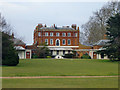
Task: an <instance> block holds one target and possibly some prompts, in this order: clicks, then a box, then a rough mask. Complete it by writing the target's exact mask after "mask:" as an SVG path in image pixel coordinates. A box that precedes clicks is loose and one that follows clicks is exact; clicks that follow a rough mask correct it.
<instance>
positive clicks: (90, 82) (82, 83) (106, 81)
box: [2, 77, 118, 88]
mask: <svg viewBox="0 0 120 90" xmlns="http://www.w3.org/2000/svg"><path fill="white" fill-rule="evenodd" d="M2 87H3V88H118V78H117V77H115V78H70V79H69V78H54V79H52V78H43V79H40V78H39V79H3V83H2Z"/></svg>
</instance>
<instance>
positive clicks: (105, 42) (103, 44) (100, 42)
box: [93, 39, 110, 46]
mask: <svg viewBox="0 0 120 90" xmlns="http://www.w3.org/2000/svg"><path fill="white" fill-rule="evenodd" d="M109 41H110V40H106V39H105V40H99V41H98V42H97V43H95V44H93V45H98V46H105V45H106V44H107V42H109Z"/></svg>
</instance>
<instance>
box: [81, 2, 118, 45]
mask: <svg viewBox="0 0 120 90" xmlns="http://www.w3.org/2000/svg"><path fill="white" fill-rule="evenodd" d="M117 13H120V2H119V1H114V2H108V3H107V4H105V5H104V6H103V7H102V8H101V9H99V10H97V11H95V12H93V16H91V17H90V18H89V20H88V22H86V23H85V24H83V25H82V26H81V29H82V31H83V32H82V37H84V38H83V39H82V40H81V41H83V42H84V43H87V44H94V43H96V42H97V41H99V40H101V39H104V34H105V33H106V31H107V30H106V28H107V21H108V19H109V18H110V17H112V16H114V15H116V14H117Z"/></svg>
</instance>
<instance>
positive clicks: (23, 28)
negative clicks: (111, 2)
mask: <svg viewBox="0 0 120 90" xmlns="http://www.w3.org/2000/svg"><path fill="white" fill-rule="evenodd" d="M105 3H106V2H4V3H3V2H0V12H1V13H2V15H3V16H4V17H5V19H6V20H7V22H8V23H9V24H11V26H12V27H13V29H14V32H15V33H16V34H15V35H16V37H22V38H24V39H23V40H24V42H25V43H26V44H32V43H33V31H34V29H35V27H36V25H37V24H38V23H42V24H46V25H47V26H51V25H53V24H56V25H57V26H64V25H69V26H71V25H72V24H77V26H79V27H81V25H82V24H84V23H85V22H87V21H88V20H89V17H90V16H92V15H93V12H94V11H96V10H98V9H100V8H101V7H102V6H103V5H104V4H105ZM80 30H81V29H80Z"/></svg>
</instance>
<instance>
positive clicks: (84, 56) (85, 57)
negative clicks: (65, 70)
mask: <svg viewBox="0 0 120 90" xmlns="http://www.w3.org/2000/svg"><path fill="white" fill-rule="evenodd" d="M81 59H91V57H90V56H89V55H88V54H87V53H86V54H84V55H83V56H82V57H81Z"/></svg>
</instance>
